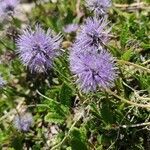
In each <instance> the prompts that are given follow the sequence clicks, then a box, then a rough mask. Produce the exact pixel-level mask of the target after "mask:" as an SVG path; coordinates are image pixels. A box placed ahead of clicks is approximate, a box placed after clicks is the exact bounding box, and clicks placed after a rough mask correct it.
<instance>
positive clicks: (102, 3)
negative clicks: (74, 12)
mask: <svg viewBox="0 0 150 150" xmlns="http://www.w3.org/2000/svg"><path fill="white" fill-rule="evenodd" d="M86 6H87V8H88V9H89V10H90V11H93V12H94V13H95V14H96V15H104V14H106V13H107V11H108V8H109V7H111V0H86Z"/></svg>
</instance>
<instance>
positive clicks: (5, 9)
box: [0, 0, 20, 22]
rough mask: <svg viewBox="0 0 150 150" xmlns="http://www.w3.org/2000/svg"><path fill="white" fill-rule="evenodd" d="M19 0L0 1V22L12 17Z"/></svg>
mask: <svg viewBox="0 0 150 150" xmlns="http://www.w3.org/2000/svg"><path fill="white" fill-rule="evenodd" d="M19 3H20V0H2V1H0V22H3V21H4V20H7V19H8V17H9V15H12V14H13V13H14V11H15V8H16V7H17V5H18V4H19Z"/></svg>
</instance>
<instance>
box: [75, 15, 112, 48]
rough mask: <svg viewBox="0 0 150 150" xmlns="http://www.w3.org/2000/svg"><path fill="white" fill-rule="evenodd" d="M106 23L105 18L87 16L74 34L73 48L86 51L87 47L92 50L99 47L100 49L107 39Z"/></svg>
mask: <svg viewBox="0 0 150 150" xmlns="http://www.w3.org/2000/svg"><path fill="white" fill-rule="evenodd" d="M107 25H108V22H107V21H106V19H98V18H96V17H94V18H88V19H87V20H86V22H85V24H84V25H82V26H81V30H80V32H79V33H78V34H77V36H76V40H75V44H74V45H73V49H80V50H81V51H87V47H91V48H92V49H93V50H94V49H97V48H100V47H101V49H102V48H103V46H104V45H106V44H107V42H108V40H109V36H108V35H109V32H110V28H109V29H108V28H107ZM92 49H90V50H92Z"/></svg>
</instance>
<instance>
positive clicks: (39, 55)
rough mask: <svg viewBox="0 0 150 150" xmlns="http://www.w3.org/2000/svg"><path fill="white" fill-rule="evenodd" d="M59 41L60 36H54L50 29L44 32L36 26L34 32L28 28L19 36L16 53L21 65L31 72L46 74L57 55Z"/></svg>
mask: <svg viewBox="0 0 150 150" xmlns="http://www.w3.org/2000/svg"><path fill="white" fill-rule="evenodd" d="M61 41H62V39H61V35H60V34H58V35H54V34H53V32H52V31H51V30H50V29H48V30H47V32H45V31H44V30H43V29H42V28H41V27H40V26H39V25H37V26H36V27H35V31H33V30H32V29H31V28H29V29H26V30H24V31H23V34H22V35H20V36H19V38H18V39H17V51H18V53H19V56H20V59H21V60H22V62H23V64H24V65H25V66H27V67H29V69H30V70H31V72H37V73H41V72H46V71H47V69H49V68H51V67H52V64H53V60H54V58H55V57H56V56H58V54H59V51H58V50H59V48H60V43H61Z"/></svg>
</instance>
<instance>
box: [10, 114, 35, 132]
mask: <svg viewBox="0 0 150 150" xmlns="http://www.w3.org/2000/svg"><path fill="white" fill-rule="evenodd" d="M13 124H14V126H15V127H16V128H17V129H18V130H20V131H24V132H27V131H29V129H30V127H31V125H32V124H33V117H32V114H30V113H24V114H19V115H17V116H16V117H15V118H14V121H13Z"/></svg>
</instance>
